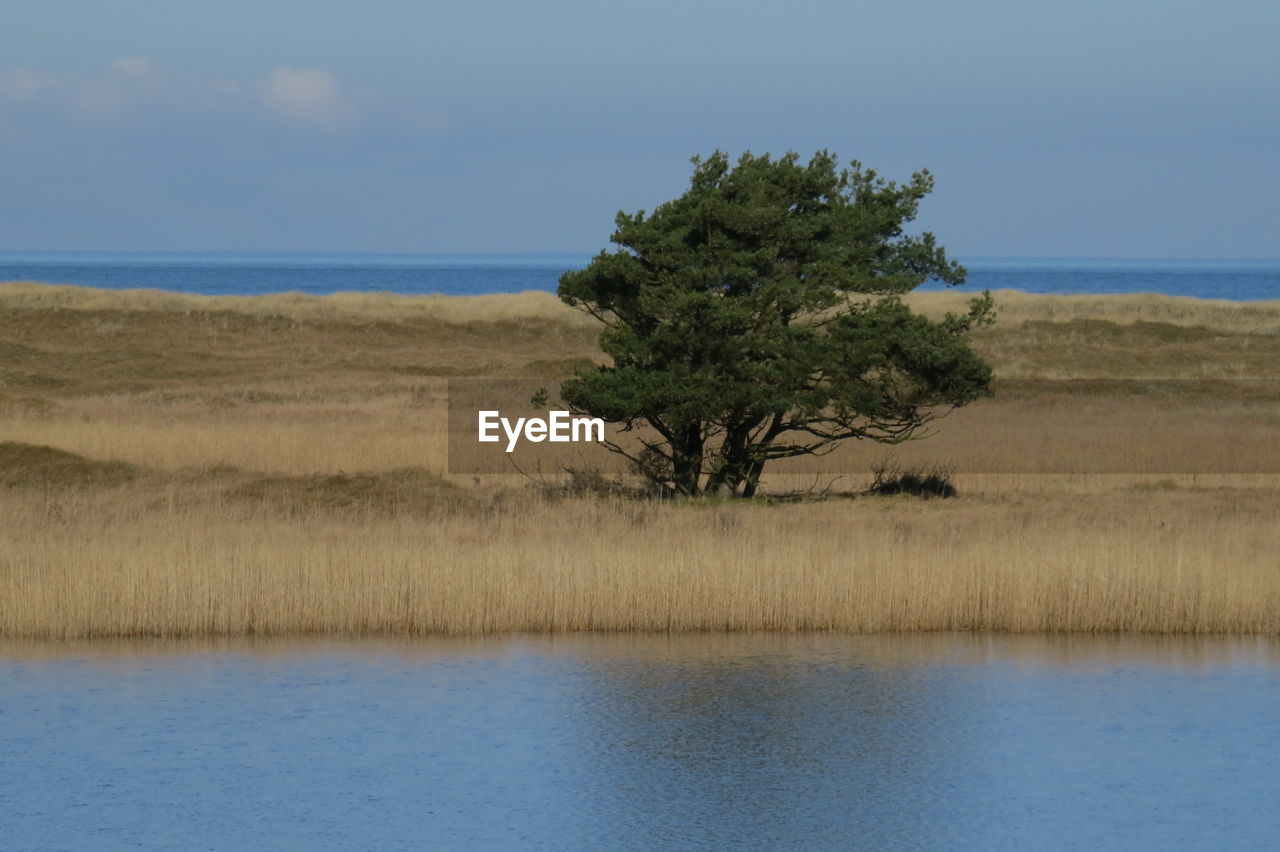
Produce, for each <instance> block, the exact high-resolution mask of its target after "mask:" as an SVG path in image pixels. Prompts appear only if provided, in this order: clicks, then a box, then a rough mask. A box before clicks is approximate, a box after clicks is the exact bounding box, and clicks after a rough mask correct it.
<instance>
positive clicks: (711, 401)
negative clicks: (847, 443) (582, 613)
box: [559, 151, 993, 497]
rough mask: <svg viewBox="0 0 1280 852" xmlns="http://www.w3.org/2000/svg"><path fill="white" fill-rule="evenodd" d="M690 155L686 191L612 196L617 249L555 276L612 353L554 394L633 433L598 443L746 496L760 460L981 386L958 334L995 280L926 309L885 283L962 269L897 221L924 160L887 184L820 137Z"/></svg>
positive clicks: (905, 423) (880, 431)
mask: <svg viewBox="0 0 1280 852" xmlns="http://www.w3.org/2000/svg"><path fill="white" fill-rule="evenodd" d="M693 164H694V169H693V176H692V180H691V185H690V187H689V189H688V191H687V192H685V193H684V195H682V196H680V197H679V198H677V199H675V200H673V201H669V202H667V203H665V204H662V205H661V206H659V207H658V208H657V209H656V210H654V211H653V212H652V213H651V214H648V215H646V213H645V212H644V211H643V210H642V211H640V212H638V213H635V214H632V215H628V214H626V213H624V212H620V213H618V216H617V219H616V224H617V230H616V231H615V232H614V234H613V236H612V242H614V243H615V244H617V245H618V246H619V247H620V248H618V249H616V250H614V251H612V252H608V251H602V252H601V253H600V254H599V255H597V256H596V257H595V258H594V259H593V260H592V261H591V263H590V265H588V266H587V268H586V269H583V270H580V271H574V272H566V273H565V274H564V275H563V276H561V278H560V288H559V295H560V298H561V299H562V300H563V301H565V302H566V303H568V304H570V305H573V306H576V307H579V308H581V309H583V310H585V311H586V312H588V313H590V314H591V315H592V316H594V317H595V318H597V319H599V320H600V321H601V322H602V323H603V324H604V326H605V328H604V330H603V331H602V333H601V335H600V345H601V347H602V348H603V350H604V352H605V353H606V354H607V355H608V356H609V357H610V358H611V360H612V364H610V365H607V366H601V367H598V368H595V369H588V370H581V371H579V372H578V374H577V375H576V376H575V377H574V378H572V379H569V380H567V381H565V382H564V383H563V385H562V386H561V396H562V398H563V399H564V400H565V402H566V403H567V404H568V405H569V406H570V408H572V409H573V410H574V411H575V412H576V413H585V414H590V415H591V416H594V417H601V418H603V419H605V420H606V421H608V422H611V423H617V424H621V425H622V428H623V430H624V431H632V430H634V431H635V433H636V435H637V436H638V438H639V440H638V442H637V445H636V446H631V445H627V446H623V445H621V444H617V443H610V444H609V447H610V449H612V450H614V451H615V452H619V453H621V454H623V455H625V456H627V457H628V458H629V459H631V461H632V462H633V463H634V465H635V467H636V468H637V469H638V470H639V471H640V472H641V473H643V474H644V475H646V476H647V477H648V478H649V479H650V480H652V481H653V482H654V483H657V484H658V485H660V486H662V487H663V488H665V489H667V490H669V491H672V492H675V493H678V494H684V495H697V494H701V493H703V492H704V491H711V492H718V493H733V494H738V495H741V496H748V497H749V496H751V495H753V494H754V493H755V491H756V489H757V487H758V485H759V482H760V475H761V472H762V471H763V470H764V466H765V464H766V463H767V462H769V461H770V460H771V459H779V458H786V457H790V456H799V455H805V454H822V453H825V452H828V451H829V450H831V449H833V448H834V447H835V445H836V444H837V442H839V441H842V440H844V439H846V438H867V439H870V440H873V441H878V442H883V443H897V442H900V441H904V440H907V439H908V438H910V437H912V436H913V434H915V433H916V432H917V430H918V429H920V427H921V426H923V425H924V424H926V423H928V422H930V421H931V420H933V419H935V418H936V417H938V416H941V415H942V414H944V413H946V411H948V410H950V409H951V408H954V407H956V406H960V405H964V404H966V403H968V402H972V401H973V400H975V399H977V398H979V397H981V396H984V395H986V394H988V393H989V386H990V382H991V368H990V367H989V366H988V365H987V364H985V363H984V362H983V361H982V360H981V359H980V358H978V356H977V355H975V354H974V353H973V351H972V350H971V349H970V348H969V346H968V343H967V340H966V333H967V332H968V331H969V330H970V329H971V328H973V327H975V326H977V325H982V324H986V323H989V322H991V321H992V319H993V310H992V300H991V296H990V294H989V293H984V294H983V295H982V297H980V298H976V299H974V300H973V301H971V302H970V305H969V307H970V310H969V312H968V313H967V314H964V315H955V314H948V315H947V316H946V317H945V318H944V319H943V320H941V321H932V320H930V319H927V318H925V317H923V316H919V315H917V314H913V313H912V312H911V311H910V310H909V309H908V308H907V306H906V305H905V304H903V302H902V301H901V298H900V297H901V296H902V295H903V294H904V293H907V292H909V291H910V290H912V289H914V288H915V287H917V286H919V285H920V284H921V283H923V282H924V281H925V280H926V279H929V278H937V279H941V280H942V281H945V282H947V283H948V284H953V285H954V284H959V283H961V282H963V281H964V277H965V270H964V268H963V267H961V266H960V265H959V264H957V263H955V262H954V261H948V260H947V257H946V252H945V250H944V249H943V248H942V247H941V246H939V245H937V244H936V243H935V242H934V237H933V235H932V234H930V233H923V234H921V235H919V236H908V235H906V234H904V232H903V226H904V224H905V223H907V222H910V221H912V220H913V219H914V218H915V216H916V210H917V207H918V205H919V203H920V199H922V198H923V197H924V196H925V195H927V194H928V193H929V192H930V191H931V190H932V189H933V178H932V177H931V176H930V174H929V172H928V171H920V172H918V173H916V174H914V175H912V177H911V181H910V183H906V184H902V185H899V184H897V183H894V182H892V181H888V180H885V179H884V178H882V177H880V176H878V175H877V174H876V172H875V171H873V170H870V169H864V168H863V167H862V166H861V164H859V163H858V162H856V161H855V162H851V163H850V164H849V165H848V167H846V168H843V169H841V168H840V167H839V164H838V161H837V158H836V157H835V155H833V154H831V153H829V152H827V151H819V152H818V153H817V154H816V155H814V157H813V158H812V159H811V160H810V161H809V162H808V164H807V165H806V164H803V163H801V161H800V159H799V157H798V155H797V154H795V153H794V152H791V153H788V154H786V155H785V156H783V157H780V158H777V159H773V158H771V157H770V156H769V155H768V154H765V155H763V156H753V155H751V154H750V153H748V154H744V155H742V157H741V158H740V159H739V160H738V161H737V164H736V165H732V164H731V162H730V160H729V157H728V155H727V154H725V153H723V152H720V151H717V152H716V153H714V154H712V155H711V156H710V157H707V158H706V159H702V158H700V157H695V158H694V159H693ZM650 430H651V431H650Z"/></svg>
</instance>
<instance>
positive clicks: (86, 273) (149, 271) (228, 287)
mask: <svg viewBox="0 0 1280 852" xmlns="http://www.w3.org/2000/svg"><path fill="white" fill-rule="evenodd" d="M589 260H590V258H589V257H587V256H586V255H412V254H182V253H156V254H114V253H88V252H84V253H74V252H71V253H47V252H36V253H19V252H0V281H26V280H32V281H48V282H52V283H56V284H82V285H86V286H92V287H109V288H131V287H149V288H155V289H161V290H175V291H179V292H187V293H205V294H212V295H259V294H262V293H278V292H284V291H289V290H296V291H299V292H303V293H313V294H324V293H336V292H340V291H356V292H374V291H388V292H393V293H445V294H449V295H476V294H481V293H516V292H520V291H522V290H547V291H554V290H555V289H556V282H557V279H558V278H559V276H560V274H561V273H562V272H564V271H565V270H566V269H580V268H582V267H583V266H585V265H586V264H587V262H588V261H589ZM963 262H964V264H965V266H966V267H967V268H968V270H969V279H968V282H967V283H966V284H965V285H963V287H962V288H961V289H962V290H963V291H967V292H975V293H977V292H981V291H982V290H984V289H991V290H1000V289H1015V290H1025V291H1028V292H1032V293H1147V292H1151V293H1167V294H1169V295H1174V296H1199V297H1202V298H1212V299H1237V300H1252V299H1280V260H1143V259H1103V260H1090V259H1081V258H965V259H963ZM940 286H941V285H938V284H936V283H934V284H926V285H925V287H924V289H938V288H939V287H940Z"/></svg>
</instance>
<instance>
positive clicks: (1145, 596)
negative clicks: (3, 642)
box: [0, 483, 1280, 639]
mask: <svg viewBox="0 0 1280 852" xmlns="http://www.w3.org/2000/svg"><path fill="white" fill-rule="evenodd" d="M1155 496H1156V498H1157V499H1152V494H1151V493H1143V492H1138V491H1132V490H1120V491H1113V492H1110V493H1107V494H1103V495H1092V496H1090V497H1088V498H1082V497H1080V496H1078V495H1068V496H1058V497H1041V498H1039V499H1028V498H1025V497H1023V498H1019V499H1009V498H1008V497H1004V498H979V497H973V498H970V499H968V500H964V501H934V502H932V503H919V502H917V501H913V500H911V499H909V498H874V499H872V498H867V499H862V500H854V501H841V502H825V503H811V504H800V505H784V506H759V505H755V506H751V505H741V506H727V505H720V506H685V505H665V504H664V505H659V504H637V503H634V502H616V501H608V500H592V499H580V500H572V501H569V502H548V501H546V500H544V499H541V498H537V497H528V498H527V499H524V500H520V501H516V502H511V503H508V504H506V505H503V506H500V507H498V508H494V507H492V506H490V507H488V508H487V509H484V508H479V509H472V510H468V511H463V512H441V513H439V514H436V515H433V516H428V517H420V516H412V515H407V514H401V515H394V514H393V515H387V514H378V513H369V512H366V511H361V510H350V511H348V512H346V513H335V512H326V511H315V512H311V513H308V514H304V515H302V516H300V517H293V518H287V517H285V516H281V515H273V514H270V513H257V514H255V513H250V514H248V515H243V514H242V515H240V516H237V514H236V513H234V512H230V511H227V509H226V507H222V508H221V509H219V508H217V507H215V506H201V507H195V508H192V507H185V508H183V507H177V508H164V509H156V508H152V509H151V510H149V511H147V512H145V513H139V514H137V515H135V516H134V517H132V518H127V517H120V516H119V515H118V514H114V511H118V507H117V510H114V511H113V512H105V513H104V512H103V511H102V508H101V507H100V506H99V507H95V506H93V505H91V504H88V503H85V502H81V501H80V500H79V499H78V498H66V499H64V500H58V499H55V500H52V501H50V502H46V503H44V504H33V503H31V502H29V501H28V502H21V503H17V504H15V502H14V501H12V500H6V501H5V505H4V511H5V512H6V516H7V518H8V521H7V525H8V527H9V529H8V535H6V536H5V538H4V539H3V540H2V541H0V568H2V570H0V635H4V636H9V637H57V638H64V639H71V638H83V637H96V636H168V637H176V636H191V635H241V634H264V635H273V634H336V635H370V634H418V633H447V634H468V633H495V632H498V633H505V632H511V631H539V632H546V631H580V630H609V631H619V630H644V631H648V630H659V631H703V630H834V631H846V632H879V631H955V630H960V631H966V630H974V631H978V630H996V631H1011V632H1032V631H1087V632H1110V631H1136V632H1150V633H1260V634H1275V633H1278V632H1280V570H1277V564H1276V556H1275V554H1276V553H1280V508H1278V507H1280V500H1277V496H1278V494H1277V490H1276V485H1275V483H1273V484H1272V485H1271V487H1270V488H1269V489H1264V490H1261V491H1258V490H1254V491H1250V492H1242V491H1239V490H1235V489H1213V490H1207V491H1202V492H1188V491H1176V492H1159V493H1156V495H1155Z"/></svg>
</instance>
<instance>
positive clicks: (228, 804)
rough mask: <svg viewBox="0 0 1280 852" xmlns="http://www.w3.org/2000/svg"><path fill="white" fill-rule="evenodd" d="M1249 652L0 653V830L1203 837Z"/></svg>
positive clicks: (1220, 840)
mask: <svg viewBox="0 0 1280 852" xmlns="http://www.w3.org/2000/svg"><path fill="white" fill-rule="evenodd" d="M1277 723H1280V646H1278V645H1276V644H1274V643H1272V642H1269V641H1267V640H1257V639H1192V638H1144V637H1128V638H1120V637H1103V638H1097V637H1095V638H1080V637H1075V638H1072V637H1043V636H1041V637H985V636H970V635H964V636H945V635H943V636H938V635H926V636H888V637H838V636H828V635H817V636H815V635H765V636H743V635H739V636H716V635H710V636H603V635H586V636H576V637H562V638H527V637H515V638H493V639H430V640H418V641H405V642H346V643H343V642H320V641H315V642H301V641H280V642H271V641H236V642H225V643H209V642H205V643H185V644H183V643H179V644H165V643H158V642H123V643H86V644H81V645H71V646H66V645H56V644H46V643H13V642H10V643H7V644H0V766H3V771H2V772H0V838H3V840H0V845H3V847H4V848H6V849H55V848H59V849H61V848H88V849H115V848H193V849H194V848H199V849H242V848H379V849H416V848H442V849H473V848H479V849H512V848H518V849H579V848H584V849H585V848H619V849H723V848H745V849H756V848H787V849H810V848H812V849H829V848H865V849H902V848H908V849H933V848H983V849H1029V848H1037V849H1040V848H1051V849H1074V848H1078V849H1092V848H1112V849H1114V848H1144V849H1146V848H1149V849H1223V848H1232V849H1240V848H1265V847H1269V846H1272V845H1273V843H1274V841H1275V838H1276V837H1280V808H1278V807H1276V795H1277V794H1276V791H1277V790H1280V745H1278V744H1277V742H1276V736H1275V734H1276V730H1277Z"/></svg>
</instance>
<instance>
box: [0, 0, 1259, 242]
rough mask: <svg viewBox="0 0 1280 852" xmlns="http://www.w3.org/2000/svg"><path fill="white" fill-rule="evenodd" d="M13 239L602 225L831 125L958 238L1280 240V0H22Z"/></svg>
mask: <svg viewBox="0 0 1280 852" xmlns="http://www.w3.org/2000/svg"><path fill="white" fill-rule="evenodd" d="M3 19H4V20H3V26H2V27H0V251H344V252H364V251H369V252H457V253H471V252H509V253H535V252H536V253H542V252H546V253H561V252H562V253H590V252H594V251H597V250H598V249H600V248H601V247H603V246H605V245H607V241H608V237H609V234H610V233H611V231H612V228H613V218H614V215H615V214H616V213H617V211H618V210H620V209H625V210H628V211H634V210H637V209H652V208H653V207H655V206H656V205H657V204H659V203H661V202H662V201H664V200H667V199H670V198H672V197H675V196H677V195H679V194H680V193H681V192H682V191H683V190H684V189H685V188H686V187H687V185H688V178H689V172H690V164H689V158H690V157H692V156H693V155H695V154H700V153H701V154H706V153H710V152H711V151H713V150H716V149H723V150H727V151H729V152H731V153H732V154H738V153H741V152H742V151H745V150H750V151H753V152H755V153H761V152H766V151H767V152H771V153H774V154H781V153H783V152H785V151H788V150H795V151H798V152H800V153H801V154H802V155H806V156H807V155H810V154H812V153H813V152H814V151H816V150H818V149H824V148H825V149H829V150H831V151H834V152H836V153H837V154H839V155H840V156H841V157H842V159H845V160H847V159H857V160H859V161H861V162H862V163H863V164H864V165H866V166H868V167H872V168H875V169H876V170H877V171H879V172H880V173H882V174H884V175H886V176H888V177H891V178H897V179H900V180H905V179H908V178H909V177H910V175H911V173H912V172H913V171H915V170H917V169H920V168H922V167H927V168H928V169H929V170H930V171H931V172H932V173H933V174H934V176H935V179H936V181H937V189H936V191H935V192H934V194H933V195H932V196H930V197H929V198H928V199H926V200H925V202H924V204H923V206H922V210H921V216H920V219H919V221H918V222H917V225H918V226H919V227H920V228H927V229H929V230H932V231H933V232H934V233H935V234H936V235H937V237H938V240H939V242H941V243H942V244H943V245H945V246H947V247H948V249H949V251H950V252H951V254H953V255H955V256H960V257H978V256H1031V257H1035V256H1042V257H1152V258H1164V257H1206V258H1219V257H1220V258H1275V257H1280V245H1277V233H1280V229H1278V228H1277V224H1280V157H1277V154H1276V152H1277V151H1280V60H1278V59H1277V58H1276V50H1275V44H1276V41H1277V37H1278V36H1280V4H1276V3H1274V2H1270V1H1269V0H1268V2H1263V1H1262V0H1257V1H1256V2H1252V0H1250V1H1249V2H1246V0H1221V2H1216V3H1204V2H1203V0H1196V2H1184V0H1129V2H1123V0H1106V2H1099V0H1076V2H1072V3H1063V2H1058V3H1051V4H1050V3H1040V2H1029V0H971V1H970V2H967V3H960V2H955V0H915V1H914V2H890V0H880V2H877V3H867V2H860V0H846V2H820V0H793V2H790V3H787V4H771V5H768V6H766V5H756V4H750V3H743V2H727V1H726V2H722V1H721V0H683V2H671V0H649V2H646V3H643V4H617V3H593V2H587V0H544V2H541V3H529V2H527V0H526V2H516V0H470V2H466V3H461V2H454V3H448V4H446V3H437V2H430V0H425V2H424V0H370V2H368V3H364V4H356V3H351V2H349V0H342V2H336V0H218V2H175V0H112V2H111V3H102V2H97V0H5V10H4V15H3Z"/></svg>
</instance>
